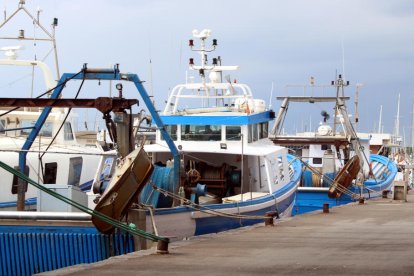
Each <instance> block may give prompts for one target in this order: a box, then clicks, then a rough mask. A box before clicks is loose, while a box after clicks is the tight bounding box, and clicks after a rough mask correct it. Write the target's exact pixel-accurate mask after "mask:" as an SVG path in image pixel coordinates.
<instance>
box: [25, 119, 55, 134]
mask: <svg viewBox="0 0 414 276" xmlns="http://www.w3.org/2000/svg"><path fill="white" fill-rule="evenodd" d="M35 123H36V122H35V121H31V120H22V121H21V127H22V128H23V127H33V126H34V125H35ZM31 131H32V129H30V128H29V129H22V130H21V132H20V133H21V135H29V133H30V132H31ZM52 133H53V124H52V123H51V122H45V123H44V124H43V126H42V128H41V129H40V131H39V136H43V137H52Z"/></svg>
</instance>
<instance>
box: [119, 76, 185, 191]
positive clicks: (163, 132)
mask: <svg viewBox="0 0 414 276" xmlns="http://www.w3.org/2000/svg"><path fill="white" fill-rule="evenodd" d="M124 76H126V77H127V80H129V81H132V82H134V84H135V86H136V87H137V89H138V92H139V93H140V95H141V97H142V100H143V101H144V102H145V105H146V106H147V108H148V111H149V112H150V114H151V116H152V118H153V119H154V121H155V124H156V125H157V127H158V128H159V130H160V132H161V135H162V137H163V138H164V140H165V142H167V145H168V147H169V148H170V151H171V153H172V155H173V158H174V180H175V181H174V191H175V192H176V191H177V189H178V184H179V183H180V173H179V171H180V153H179V152H178V149H177V147H176V146H175V144H174V141H173V140H172V138H171V136H170V135H169V134H168V132H167V130H166V129H165V126H164V124H163V122H162V120H161V117H160V116H159V115H158V112H157V111H156V110H155V107H154V105H153V103H152V101H151V99H150V97H149V96H148V93H147V91H146V90H145V88H144V86H143V85H142V82H141V80H140V79H139V77H138V75H136V74H125V75H122V77H121V79H123V77H124Z"/></svg>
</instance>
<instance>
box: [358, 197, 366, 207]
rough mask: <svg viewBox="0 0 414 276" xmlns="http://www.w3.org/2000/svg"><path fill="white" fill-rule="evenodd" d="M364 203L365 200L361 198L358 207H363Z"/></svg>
mask: <svg viewBox="0 0 414 276" xmlns="http://www.w3.org/2000/svg"><path fill="white" fill-rule="evenodd" d="M364 202H365V199H364V198H363V197H361V198H360V199H359V205H363V204H364Z"/></svg>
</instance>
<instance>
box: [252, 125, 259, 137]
mask: <svg viewBox="0 0 414 276" xmlns="http://www.w3.org/2000/svg"><path fill="white" fill-rule="evenodd" d="M258 135H259V133H258V131H257V124H254V125H253V141H257V140H258V139H259V136H258Z"/></svg>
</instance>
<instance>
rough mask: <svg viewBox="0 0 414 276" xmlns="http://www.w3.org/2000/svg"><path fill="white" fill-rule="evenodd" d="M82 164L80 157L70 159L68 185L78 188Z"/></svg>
mask: <svg viewBox="0 0 414 276" xmlns="http://www.w3.org/2000/svg"><path fill="white" fill-rule="evenodd" d="M82 163H83V159H82V157H72V158H70V160H69V178H68V185H72V186H79V184H80V178H81V173H82Z"/></svg>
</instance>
